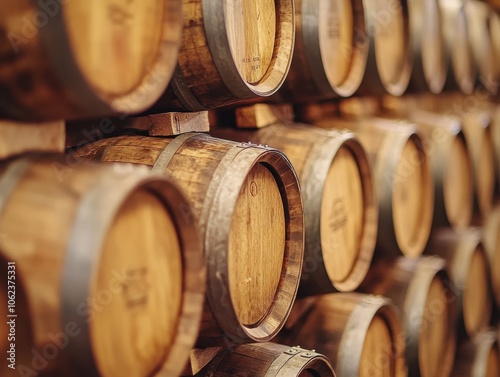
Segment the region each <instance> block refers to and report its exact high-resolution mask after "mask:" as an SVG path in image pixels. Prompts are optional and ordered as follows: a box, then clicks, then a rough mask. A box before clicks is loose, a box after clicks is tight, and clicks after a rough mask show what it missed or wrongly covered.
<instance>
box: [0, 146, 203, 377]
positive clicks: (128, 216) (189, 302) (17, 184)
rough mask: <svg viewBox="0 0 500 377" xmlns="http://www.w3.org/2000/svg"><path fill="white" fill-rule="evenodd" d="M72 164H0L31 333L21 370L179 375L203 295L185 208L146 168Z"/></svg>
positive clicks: (23, 344)
mask: <svg viewBox="0 0 500 377" xmlns="http://www.w3.org/2000/svg"><path fill="white" fill-rule="evenodd" d="M66 161H67V160H65V158H64V157H62V156H54V155H38V156H36V155H33V156H27V157H22V158H19V159H17V160H12V161H10V162H4V163H2V165H1V166H0V188H1V192H2V197H1V201H0V207H1V208H0V232H1V234H8V237H5V239H3V240H2V249H1V253H2V256H3V257H2V261H3V260H6V261H9V262H14V263H15V268H16V283H17V284H18V287H19V291H18V293H19V306H18V307H17V308H16V309H17V310H19V311H20V312H17V313H16V314H18V318H19V322H20V323H19V324H18V325H19V326H17V327H18V328H19V330H20V334H19V335H21V334H24V335H25V336H28V338H21V337H20V336H19V337H18V338H17V340H16V344H17V348H16V349H17V352H18V353H17V361H18V363H19V365H24V366H26V367H31V368H36V367H35V366H34V365H36V366H39V365H40V364H43V363H44V361H45V364H46V365H45V372H46V373H48V374H50V373H55V374H56V375H71V376H74V375H80V374H81V373H83V372H85V374H88V375H102V376H116V375H124V374H131V375H136V376H146V375H150V374H151V373H153V372H155V371H162V372H164V373H166V374H177V373H179V372H180V370H181V369H182V362H184V361H185V360H187V358H188V356H189V352H190V349H191V347H192V346H193V344H194V342H195V340H196V337H197V334H198V328H199V324H200V320H201V314H202V308H203V297H204V291H205V267H204V264H203V254H202V249H201V244H200V243H199V239H198V237H197V231H196V228H195V225H194V224H193V223H190V222H186V221H185V219H184V217H183V213H182V211H181V209H180V208H181V207H182V206H185V207H186V208H189V205H188V203H187V202H186V200H185V199H184V197H183V195H182V194H181V193H180V191H179V190H178V189H177V187H176V186H174V185H173V184H172V183H170V182H169V181H166V180H164V179H163V178H160V177H154V176H150V175H146V174H144V173H145V172H144V170H142V172H139V171H138V170H137V171H136V170H132V171H131V169H130V168H128V169H126V170H128V171H129V173H127V174H125V173H120V169H121V170H123V168H120V167H118V166H115V167H111V166H97V165H93V164H91V163H88V162H85V161H80V163H79V164H77V165H72V167H68V166H67V165H66V164H67V162H66ZM119 168H120V169H119ZM133 172H135V174H133ZM138 250H140V251H141V252H140V253H137V251H138ZM2 268H6V270H7V267H6V266H5V265H4V266H2ZM24 300H26V303H27V305H23V301H24ZM23 308H24V309H25V311H22V310H23ZM21 318H22V320H21ZM21 323H22V325H21ZM26 329H30V332H31V333H30V334H25V332H26ZM144 344H148V345H149V346H148V347H144ZM32 350H33V352H32ZM35 351H36V352H38V353H36V352H35ZM2 353H4V354H5V353H6V350H5V349H2ZM37 355H42V356H39V357H38V359H37ZM40 358H43V360H41V361H40V360H39V359H40ZM37 360H38V361H37ZM37 370H38V369H37ZM8 371H11V369H8ZM2 373H4V372H2ZM12 373H13V374H16V373H17V372H16V371H12Z"/></svg>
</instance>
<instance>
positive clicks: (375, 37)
mask: <svg viewBox="0 0 500 377" xmlns="http://www.w3.org/2000/svg"><path fill="white" fill-rule="evenodd" d="M408 3H409V1H407V0H392V1H372V0H363V8H364V12H365V22H366V26H365V29H366V31H367V34H366V36H365V39H364V41H363V43H366V44H368V45H369V52H368V61H367V66H366V71H365V76H364V78H363V81H362V83H361V85H360V89H359V90H358V93H359V94H363V95H376V94H383V93H388V94H391V95H394V96H400V95H402V94H403V93H404V92H405V91H406V89H407V88H408V85H409V81H410V76H411V71H412V61H413V56H412V54H413V50H412V47H411V43H410V22H409V14H408Z"/></svg>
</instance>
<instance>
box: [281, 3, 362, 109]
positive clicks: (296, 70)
mask: <svg viewBox="0 0 500 377" xmlns="http://www.w3.org/2000/svg"><path fill="white" fill-rule="evenodd" d="M295 12H296V40H295V50H294V55H293V61H292V66H291V68H290V73H289V74H288V77H287V79H286V81H285V84H284V85H283V87H282V88H281V90H280V92H279V95H280V98H281V99H283V100H287V101H293V102H311V101H315V100H319V99H328V98H334V97H337V96H341V97H347V96H350V95H352V94H354V93H355V92H356V90H357V89H358V88H359V85H360V84H361V80H362V79H363V77H364V73H365V68H366V60H367V56H368V47H369V44H368V41H367V40H366V36H367V34H366V33H367V30H366V19H365V17H366V15H365V11H364V8H363V1H362V0H352V1H351V0H340V1H330V0H326V1H325V0H295Z"/></svg>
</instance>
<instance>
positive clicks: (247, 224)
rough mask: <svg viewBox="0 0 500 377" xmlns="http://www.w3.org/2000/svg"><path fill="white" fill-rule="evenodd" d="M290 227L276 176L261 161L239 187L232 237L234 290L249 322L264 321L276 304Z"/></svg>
mask: <svg viewBox="0 0 500 377" xmlns="http://www.w3.org/2000/svg"><path fill="white" fill-rule="evenodd" d="M285 226H286V225H285V210H284V207H283V199H282V196H281V192H280V189H279V187H278V184H277V182H276V179H275V178H274V176H273V174H272V173H271V171H269V170H268V168H267V166H266V165H264V164H261V163H257V164H255V165H254V166H253V167H252V169H251V170H250V172H249V173H248V175H247V177H246V179H245V181H244V183H243V186H242V187H241V189H240V192H239V197H238V199H237V202H236V208H235V211H234V213H233V217H232V220H231V228H230V235H229V251H228V270H229V289H230V294H231V300H232V302H233V306H234V308H235V312H236V315H237V317H238V319H239V321H240V322H241V323H242V324H243V325H245V326H252V325H256V324H257V323H259V322H260V321H261V320H263V319H265V317H266V315H267V313H268V312H269V310H270V308H271V307H272V305H273V303H274V297H275V295H276V293H277V291H278V289H279V284H280V281H281V272H282V268H283V263H284V261H283V260H284V258H285V235H286V229H285Z"/></svg>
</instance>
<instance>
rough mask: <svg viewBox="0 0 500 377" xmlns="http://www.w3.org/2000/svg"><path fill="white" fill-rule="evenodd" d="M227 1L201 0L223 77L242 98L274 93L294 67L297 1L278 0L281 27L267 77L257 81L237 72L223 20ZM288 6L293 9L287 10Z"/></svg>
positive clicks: (207, 29)
mask: <svg viewBox="0 0 500 377" xmlns="http://www.w3.org/2000/svg"><path fill="white" fill-rule="evenodd" d="M224 1H225V0H201V3H202V14H203V23H204V27H205V33H206V36H207V45H208V46H209V48H210V53H211V55H212V58H213V62H214V65H215V67H216V68H217V71H218V72H219V75H220V78H221V79H222V81H223V82H224V84H225V86H226V87H227V88H228V89H229V90H230V91H231V93H232V94H233V95H234V96H236V97H238V98H240V99H250V98H254V97H255V96H256V95H257V96H260V97H268V96H271V95H272V94H274V93H276V92H277V91H278V90H279V89H280V87H281V86H282V85H283V83H284V82H285V79H286V76H287V74H288V72H289V70H290V67H291V63H292V56H293V50H294V45H295V3H294V1H293V0H276V1H275V4H276V5H277V9H276V10H277V12H276V18H277V20H276V23H277V26H279V27H278V28H277V30H276V37H275V45H274V53H273V58H272V59H271V62H270V64H269V68H268V70H267V72H266V74H265V75H264V77H263V78H262V79H261V80H259V82H258V83H256V84H250V83H248V82H246V81H245V80H244V79H243V78H242V77H241V75H240V73H239V72H238V69H237V67H236V64H235V62H234V59H233V56H232V53H231V47H230V43H229V39H228V31H227V27H226V23H225V22H221V20H220V16H221V9H225V7H224ZM287 8H290V9H291V11H287V10H286V9H287ZM290 9H289V10H290ZM277 42H279V43H277ZM287 55H288V58H286V56H287ZM284 57H285V58H284Z"/></svg>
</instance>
